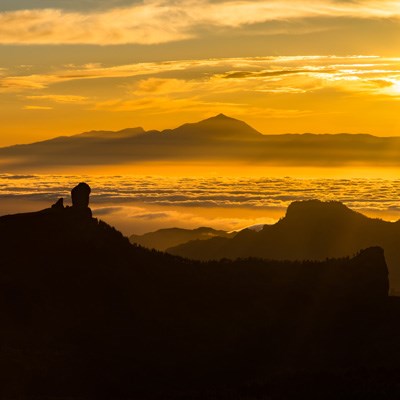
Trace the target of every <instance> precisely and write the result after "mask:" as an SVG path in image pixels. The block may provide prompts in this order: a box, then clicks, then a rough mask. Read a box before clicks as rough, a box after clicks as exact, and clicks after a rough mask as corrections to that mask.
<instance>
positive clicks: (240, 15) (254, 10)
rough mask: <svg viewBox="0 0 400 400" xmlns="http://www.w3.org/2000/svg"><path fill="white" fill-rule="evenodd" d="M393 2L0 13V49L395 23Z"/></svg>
mask: <svg viewBox="0 0 400 400" xmlns="http://www.w3.org/2000/svg"><path fill="white" fill-rule="evenodd" d="M399 16H400V5H399V2H398V1H393V0H380V1H377V0H360V1H357V2H353V1H346V2H344V1H333V0H323V1H315V0H306V1H302V2H299V1H297V0H286V1H278V0H272V1H268V2H264V1H257V0H248V1H243V0H242V1H219V2H214V1H211V0H189V1H171V0H149V1H144V2H142V3H139V4H137V3H136V4H133V5H131V6H127V7H122V8H114V9H108V10H102V11H97V12H88V11H86V12H83V11H81V12H79V11H74V12H71V11H65V10H61V9H27V10H19V11H8V12H2V13H0V43H3V44H96V45H107V44H124V43H139V44H155V43H166V42H171V41H177V40H185V39H188V38H192V37H195V36H197V35H198V32H199V29H198V28H199V27H204V26H212V27H221V28H237V27H242V26H246V25H253V24H260V23H265V22H268V21H283V20H285V21H287V20H291V19H300V18H325V17H349V18H398V17H399Z"/></svg>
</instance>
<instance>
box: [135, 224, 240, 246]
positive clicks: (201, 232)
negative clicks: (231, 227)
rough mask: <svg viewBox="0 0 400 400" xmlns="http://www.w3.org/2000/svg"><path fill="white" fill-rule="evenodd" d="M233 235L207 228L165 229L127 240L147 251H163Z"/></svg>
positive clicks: (233, 234) (233, 233) (232, 234)
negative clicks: (188, 243) (193, 242)
mask: <svg viewBox="0 0 400 400" xmlns="http://www.w3.org/2000/svg"><path fill="white" fill-rule="evenodd" d="M235 235H236V232H232V233H229V232H226V231H222V230H216V229H212V228H208V227H201V228H196V229H182V228H167V229H159V230H158V231H155V232H149V233H145V234H144V235H131V236H130V237H129V240H130V242H131V243H136V244H139V245H141V246H143V247H147V248H148V249H156V250H160V251H165V250H166V249H168V248H169V247H175V246H178V245H180V244H183V243H187V242H189V241H191V240H207V239H211V238H213V237H226V238H230V237H233V236H235Z"/></svg>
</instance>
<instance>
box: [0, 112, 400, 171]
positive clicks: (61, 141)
mask: <svg viewBox="0 0 400 400" xmlns="http://www.w3.org/2000/svg"><path fill="white" fill-rule="evenodd" d="M399 155H400V138H399V137H374V136H370V135H361V134H360V135H355V134H354V135H353V134H338V135H313V134H303V135H298V134H286V135H262V134H261V133H259V132H257V131H256V130H255V129H253V128H251V127H250V126H249V125H247V124H246V123H245V122H243V121H240V120H237V119H234V118H230V117H227V116H225V115H223V114H220V115H217V116H215V117H212V118H208V119H206V120H204V121H200V122H197V123H191V124H184V125H182V126H180V127H178V128H176V129H168V130H164V131H162V132H159V131H148V132H145V131H144V130H143V129H142V128H132V129H125V130H122V131H119V132H107V131H105V132H102V131H98V132H96V131H94V132H87V133H84V134H80V135H75V136H70V137H59V138H55V139H52V140H46V141H42V142H38V143H32V144H26V145H17V146H11V147H5V148H0V157H1V160H2V162H1V164H0V168H1V169H0V171H16V170H29V171H30V172H35V171H38V170H41V169H42V170H43V169H44V170H46V168H49V167H52V168H56V167H62V166H86V165H122V164H138V163H141V162H147V161H163V162H166V161H167V162H174V163H188V162H190V163H194V162H199V163H201V162H218V163H221V162H224V163H246V164H248V163H251V164H252V165H306V166H316V165H318V166H321V165H329V166H334V165H347V164H349V163H351V164H357V165H375V166H378V165H379V166H388V165H391V166H393V165H399V162H400V161H399V160H400V157H399Z"/></svg>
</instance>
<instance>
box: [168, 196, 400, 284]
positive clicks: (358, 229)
mask: <svg viewBox="0 0 400 400" xmlns="http://www.w3.org/2000/svg"><path fill="white" fill-rule="evenodd" d="M399 237H400V222H394V223H393V222H386V221H382V220H379V219H372V218H368V217H366V216H364V215H362V214H360V213H358V212H355V211H353V210H351V209H349V208H348V207H346V206H345V205H344V204H342V203H340V202H335V201H333V202H322V201H319V200H308V201H298V202H294V203H292V204H291V205H289V207H288V209H287V212H286V215H285V217H284V218H282V219H281V220H280V221H278V222H277V223H276V224H274V225H265V226H264V228H263V229H262V230H261V231H259V232H254V231H249V230H244V231H241V232H239V233H238V234H237V235H235V237H233V238H221V237H218V238H212V239H209V240H205V241H204V240H203V241H192V242H188V243H185V244H182V245H179V246H176V247H174V248H170V249H167V251H168V252H169V253H171V254H176V255H180V256H183V257H188V258H191V259H198V260H210V259H222V258H229V259H235V258H238V257H260V258H266V259H278V260H325V259H326V258H329V257H344V256H351V255H352V254H355V253H356V252H358V251H359V250H360V249H363V248H366V247H370V246H381V247H382V248H383V249H384V250H385V256H386V259H387V262H388V266H389V270H390V281H391V287H392V288H393V290H395V291H397V290H400V268H399V265H400V246H399V239H398V238H399Z"/></svg>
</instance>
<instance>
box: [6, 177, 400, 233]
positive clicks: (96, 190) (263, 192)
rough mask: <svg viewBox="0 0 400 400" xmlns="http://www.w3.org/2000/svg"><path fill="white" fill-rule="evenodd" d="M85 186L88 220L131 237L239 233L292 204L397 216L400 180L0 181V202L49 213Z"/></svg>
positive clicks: (141, 179) (148, 178) (85, 178)
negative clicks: (162, 232) (174, 231)
mask: <svg viewBox="0 0 400 400" xmlns="http://www.w3.org/2000/svg"><path fill="white" fill-rule="evenodd" d="M83 180H84V181H86V182H88V183H89V184H90V185H91V186H92V188H93V193H92V196H91V206H92V208H93V210H94V214H95V215H96V216H98V217H99V218H102V219H104V220H106V221H112V222H113V223H114V224H115V225H116V226H117V227H121V229H123V230H124V231H125V232H131V233H132V232H137V233H140V232H144V231H149V230H154V229H159V228H161V227H171V226H180V227H188V228H193V227H197V226H203V225H209V226H212V227H214V228H218V229H226V230H235V229H242V228H244V227H246V226H250V225H254V224H260V223H264V224H265V223H272V222H274V221H276V218H277V215H280V216H283V215H284V210H285V209H286V207H287V206H288V205H289V204H290V203H291V202H293V201H297V200H310V199H321V200H324V201H329V200H338V201H341V202H343V203H345V204H346V205H347V206H349V207H351V208H352V209H354V210H358V211H361V212H365V213H367V214H369V215H380V214H381V215H385V214H390V215H392V216H393V215H397V216H400V203H399V199H398V193H399V192H400V180H383V179H351V180H350V179H294V178H257V179H252V178H165V177H164V178H162V177H137V176H102V177H93V176H39V175H37V176H35V175H31V176H29V175H27V176H24V175H16V176H13V175H0V187H1V192H0V193H1V194H0V199H1V200H2V201H5V200H13V199H14V200H16V199H25V200H31V201H37V202H41V203H43V202H47V203H48V204H49V205H50V204H52V203H53V202H55V201H56V200H57V199H58V198H59V197H64V198H65V201H66V204H69V191H70V188H71V187H72V186H73V185H74V184H76V183H77V182H79V181H83ZM215 210H221V211H218V212H216V211H215ZM224 210H225V211H224ZM230 210H235V212H232V211H230ZM240 210H242V212H241V211H240ZM246 210H247V211H249V212H250V214H249V213H246Z"/></svg>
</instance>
